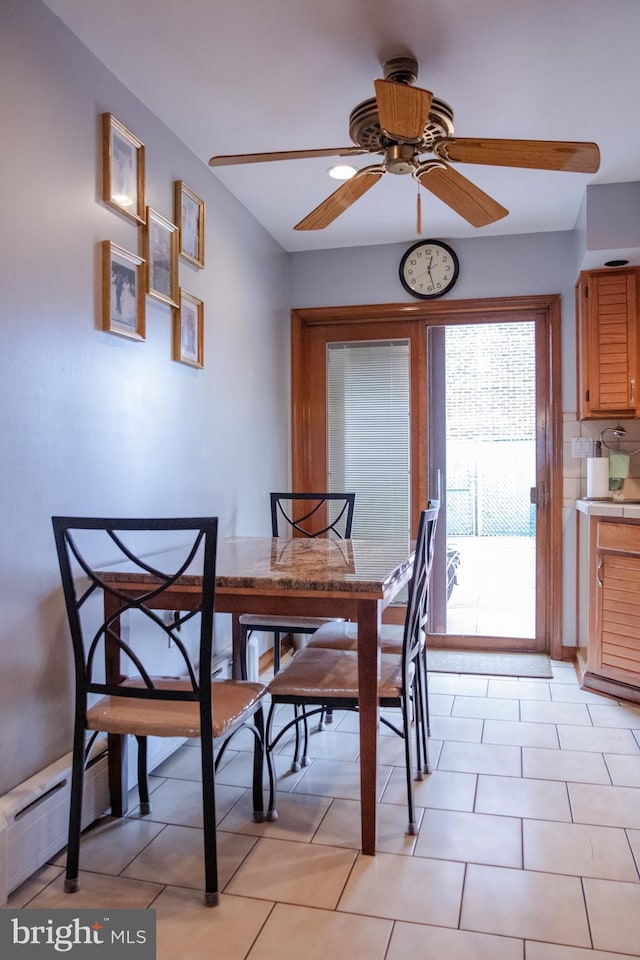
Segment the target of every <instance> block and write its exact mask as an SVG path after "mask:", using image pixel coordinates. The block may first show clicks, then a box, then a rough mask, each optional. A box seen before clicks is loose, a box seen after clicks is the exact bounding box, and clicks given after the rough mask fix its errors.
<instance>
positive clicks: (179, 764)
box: [153, 744, 202, 780]
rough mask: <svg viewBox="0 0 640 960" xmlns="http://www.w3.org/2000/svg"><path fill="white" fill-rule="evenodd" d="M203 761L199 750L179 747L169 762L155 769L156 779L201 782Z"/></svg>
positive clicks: (190, 747)
mask: <svg viewBox="0 0 640 960" xmlns="http://www.w3.org/2000/svg"><path fill="white" fill-rule="evenodd" d="M201 773H202V760H201V754H200V749H199V748H194V747H192V746H187V745H186V744H185V745H184V746H182V747H179V748H178V749H177V750H176V752H175V753H173V754H172V755H171V756H170V757H168V759H167V760H164V761H163V762H162V763H161V764H159V766H157V767H155V768H154V771H153V775H154V777H175V778H176V779H178V780H199V779H200V777H201Z"/></svg>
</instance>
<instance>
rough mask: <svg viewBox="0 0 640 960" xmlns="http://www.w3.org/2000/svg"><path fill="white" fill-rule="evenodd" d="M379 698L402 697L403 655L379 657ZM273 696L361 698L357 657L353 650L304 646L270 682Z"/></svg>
mask: <svg viewBox="0 0 640 960" xmlns="http://www.w3.org/2000/svg"><path fill="white" fill-rule="evenodd" d="M380 660H381V664H380V682H379V684H378V696H379V697H380V698H393V697H399V696H400V693H401V690H402V662H401V659H400V657H397V656H394V655H392V654H383V655H382V656H381V658H380ZM269 691H270V693H271V694H272V695H273V696H299V697H303V698H309V699H312V698H319V699H322V697H326V698H327V699H329V698H334V697H335V698H340V697H342V698H344V699H349V700H357V699H358V657H357V654H356V653H353V651H350V650H323V649H319V648H314V649H311V648H310V647H305V648H303V649H302V650H300V651H299V652H298V653H297V654H296V655H295V657H294V658H293V660H292V661H291V662H290V663H289V664H288V665H287V666H286V667H285V668H284V670H281V671H280V673H278V674H276V676H275V677H274V678H273V680H272V681H271V683H270V684H269Z"/></svg>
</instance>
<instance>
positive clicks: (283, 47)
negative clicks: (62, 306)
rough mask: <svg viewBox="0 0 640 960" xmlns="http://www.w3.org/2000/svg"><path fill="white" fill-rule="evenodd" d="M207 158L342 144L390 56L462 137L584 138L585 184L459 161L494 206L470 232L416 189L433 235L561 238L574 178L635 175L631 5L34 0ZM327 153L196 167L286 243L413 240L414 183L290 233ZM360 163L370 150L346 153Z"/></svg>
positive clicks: (382, 185) (328, 186)
mask: <svg viewBox="0 0 640 960" xmlns="http://www.w3.org/2000/svg"><path fill="white" fill-rule="evenodd" d="M45 2H46V3H47V5H48V6H49V7H50V8H51V9H52V10H53V11H54V13H56V14H57V15H58V16H59V17H60V18H61V19H62V20H63V21H64V22H65V23H66V24H67V25H68V27H69V28H70V29H71V30H72V31H73V32H74V33H75V34H77V36H78V37H79V38H80V39H81V40H82V41H83V43H85V44H86V46H88V47H89V48H90V49H91V50H92V51H93V52H94V53H95V54H96V56H97V57H99V59H100V60H101V61H102V62H103V63H104V64H105V65H106V66H107V67H108V68H109V69H110V70H111V71H112V72H113V73H114V74H115V75H116V76H117V77H118V78H119V79H120V80H121V81H122V82H123V83H124V84H125V85H126V86H127V87H128V88H129V89H130V90H131V91H132V92H133V93H134V94H135V95H136V96H137V97H138V98H139V99H140V100H141V101H142V102H143V103H145V104H146V105H147V106H148V107H149V109H150V110H152V111H153V113H154V114H156V116H158V117H159V118H160V119H161V120H162V121H163V122H164V123H165V124H166V125H167V126H168V127H170V128H171V129H172V130H173V131H174V132H175V133H176V134H177V135H178V136H179V137H180V138H181V139H182V140H183V141H184V142H185V143H186V144H187V145H188V146H189V147H190V148H191V150H192V151H193V152H194V153H195V154H196V155H197V156H198V157H200V158H201V159H202V161H203V163H207V161H208V159H209V157H210V156H211V155H212V154H220V153H222V154H226V153H252V152H259V151H274V150H295V149H315V148H321V147H331V148H333V147H342V146H349V145H350V143H351V142H350V139H349V135H348V118H349V113H350V112H351V110H352V109H353V107H354V106H355V105H356V104H357V103H359V102H360V101H362V100H365V99H367V98H369V97H372V96H373V95H374V90H373V81H374V79H375V78H376V77H380V76H382V67H381V64H382V63H383V62H384V61H385V60H386V59H388V58H389V57H392V56H399V55H405V54H407V53H411V54H413V55H414V56H415V57H416V59H417V60H418V63H419V67H420V72H419V76H418V81H417V82H418V85H419V86H422V87H425V88H427V89H428V90H431V91H432V92H433V93H434V94H435V95H436V96H437V97H439V98H440V99H442V100H445V101H447V102H448V103H449V104H451V106H452V107H453V108H454V111H455V129H456V133H457V134H458V135H459V136H462V137H477V136H481V137H507V138H514V139H538V140H594V141H596V142H597V143H598V144H599V146H600V150H601V166H600V170H599V172H598V173H597V174H591V175H589V174H577V173H564V172H549V171H535V170H514V169H506V168H498V167H484V166H477V165H471V164H459V165H457V169H458V170H459V171H460V172H461V173H464V175H465V176H466V177H468V178H469V179H471V180H472V181H473V182H474V183H476V184H477V185H478V186H479V187H481V189H483V190H485V191H486V192H487V193H489V194H490V195H491V196H493V197H494V198H495V199H496V200H498V201H499V202H500V203H501V204H502V205H503V206H505V207H507V208H508V209H509V211H510V214H509V216H508V217H506V218H505V219H503V220H501V221H499V222H498V223H496V224H493V225H491V226H489V227H484V228H481V229H479V230H477V229H475V228H473V227H471V226H469V225H468V224H467V223H466V221H465V220H463V219H461V218H460V217H459V216H458V215H457V214H455V213H453V212H452V211H450V210H449V208H448V207H446V206H444V205H443V204H442V203H441V202H440V201H439V200H437V199H436V198H435V197H433V196H432V195H431V194H430V193H427V192H426V191H425V190H422V216H423V232H424V233H425V234H427V235H429V236H438V237H442V238H455V237H469V236H497V235H503V234H517V233H531V232H539V231H548V230H571V229H573V227H574V225H575V222H576V217H577V214H578V210H579V207H580V204H581V201H582V198H583V196H584V191H585V188H586V186H587V184H589V183H614V182H624V181H635V180H637V179H638V178H639V175H638V165H639V162H640V123H639V122H638V114H639V112H640V111H639V99H640V56H638V43H639V42H640V2H638V0H529V2H527V0H181V2H179V3H176V2H174V0H108V2H105V0H45ZM331 162H333V161H331V160H318V159H306V160H289V161H280V162H277V163H260V164H251V165H242V166H235V167H223V168H217V169H216V170H215V172H214V171H213V170H211V176H212V177H213V176H215V177H218V178H219V179H220V180H221V181H222V183H223V184H224V185H225V186H226V187H227V188H228V189H229V190H230V191H231V192H232V193H233V194H235V196H236V197H238V199H239V200H240V201H241V202H242V203H243V204H244V205H245V206H246V207H247V208H248V209H249V210H251V212H252V213H253V214H254V216H255V217H256V218H257V219H258V220H259V221H260V222H261V223H262V224H263V225H264V226H265V227H266V229H267V230H268V231H269V233H271V234H272V235H273V236H274V237H275V238H276V240H277V241H278V242H279V243H280V244H281V245H282V247H283V248H284V249H285V250H288V251H295V250H315V249H323V248H329V247H345V246H353V245H363V244H372V243H389V242H396V241H409V242H410V241H412V240H414V239H415V237H416V232H415V230H416V194H417V189H418V187H417V184H416V183H415V181H414V180H413V179H412V178H411V177H397V176H392V175H389V176H386V177H383V178H382V180H380V181H379V183H377V184H376V186H375V187H374V188H373V189H372V190H370V191H369V192H368V193H367V194H366V195H365V196H364V197H363V198H362V199H360V200H359V201H357V202H356V204H354V205H353V206H352V207H351V208H350V209H349V210H348V211H347V212H345V213H344V214H343V215H342V216H340V217H339V218H338V219H337V220H336V221H335V222H334V223H333V224H332V225H331V226H329V227H328V228H326V229H325V230H320V231H309V232H296V231H294V230H293V229H292V228H293V225H294V224H295V223H297V222H298V221H299V220H300V219H302V217H304V216H305V215H306V214H307V213H309V212H310V211H311V210H312V209H313V208H314V207H315V206H316V205H317V204H318V203H320V202H321V201H322V200H323V199H324V198H325V197H326V196H328V195H329V194H330V193H331V192H332V191H333V190H334V189H335V188H336V186H337V185H336V183H335V181H333V180H330V179H329V177H328V176H327V175H326V170H327V168H328V166H329V165H330V164H331ZM353 162H354V164H355V165H359V166H366V165H368V164H369V163H371V162H376V159H374V160H373V161H372V160H371V158H370V157H367V156H364V157H357V158H355V159H354V161H353Z"/></svg>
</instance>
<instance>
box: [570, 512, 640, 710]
mask: <svg viewBox="0 0 640 960" xmlns="http://www.w3.org/2000/svg"><path fill="white" fill-rule="evenodd" d="M590 524H591V530H590V537H589V540H590V548H589V590H588V596H589V637H588V645H587V669H586V672H585V674H584V676H583V680H582V682H583V686H584V687H585V688H586V689H592V690H598V691H600V692H603V693H608V694H610V695H612V696H615V697H619V698H621V699H625V700H631V701H633V702H636V703H640V521H636V522H633V521H629V520H626V521H625V520H623V519H619V518H615V519H614V518H607V519H603V518H602V517H592V518H591V519H590Z"/></svg>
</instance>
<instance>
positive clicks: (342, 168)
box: [327, 163, 357, 180]
mask: <svg viewBox="0 0 640 960" xmlns="http://www.w3.org/2000/svg"><path fill="white" fill-rule="evenodd" d="M327 173H328V174H329V176H330V177H333V179H334V180H350V179H351V177H353V176H355V174H356V173H357V170H356V168H355V167H352V166H351V165H350V164H348V163H336V164H334V165H333V166H332V167H329V169H328V170H327Z"/></svg>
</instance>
